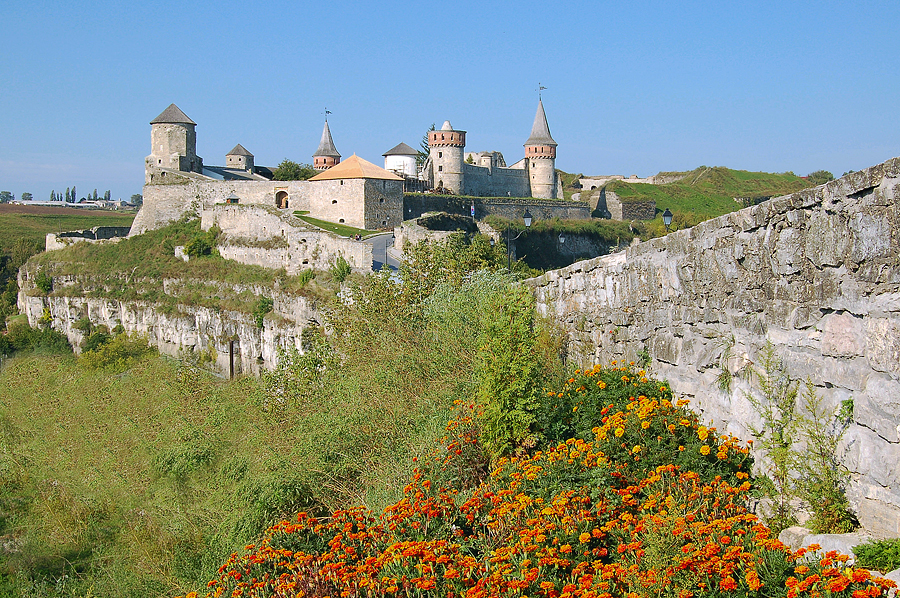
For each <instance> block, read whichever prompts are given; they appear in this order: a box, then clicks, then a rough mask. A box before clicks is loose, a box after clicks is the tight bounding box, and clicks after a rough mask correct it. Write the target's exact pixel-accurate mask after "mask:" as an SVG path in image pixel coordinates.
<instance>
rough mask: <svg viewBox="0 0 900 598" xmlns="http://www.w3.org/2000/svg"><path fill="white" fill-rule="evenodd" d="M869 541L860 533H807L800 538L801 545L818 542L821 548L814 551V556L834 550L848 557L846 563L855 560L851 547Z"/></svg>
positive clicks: (820, 555)
mask: <svg viewBox="0 0 900 598" xmlns="http://www.w3.org/2000/svg"><path fill="white" fill-rule="evenodd" d="M868 541H869V536H866V535H862V534H809V535H808V536H805V537H804V538H803V540H801V542H800V543H801V545H802V546H809V545H810V544H818V545H819V546H821V547H822V548H821V549H820V550H817V551H816V552H815V555H816V558H817V559H818V558H821V557H823V556H825V554H826V553H827V552H830V551H832V550H836V551H837V552H838V554H846V555H847V556H849V557H850V560H849V561H847V563H848V564H852V563H854V562H856V555H854V554H853V547H854V546H859V545H860V544H865V543H866V542H868Z"/></svg>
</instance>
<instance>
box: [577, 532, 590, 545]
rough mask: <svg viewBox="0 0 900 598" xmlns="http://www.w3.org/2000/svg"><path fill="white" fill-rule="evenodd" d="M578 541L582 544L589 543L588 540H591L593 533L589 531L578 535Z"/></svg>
mask: <svg viewBox="0 0 900 598" xmlns="http://www.w3.org/2000/svg"><path fill="white" fill-rule="evenodd" d="M578 541H579V542H581V543H582V544H587V543H588V542H590V541H591V535H590V534H589V533H587V532H584V533H583V534H581V535H580V536H578Z"/></svg>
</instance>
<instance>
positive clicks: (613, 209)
mask: <svg viewBox="0 0 900 598" xmlns="http://www.w3.org/2000/svg"><path fill="white" fill-rule="evenodd" d="M601 206H603V208H601ZM597 209H605V210H606V212H607V213H608V214H609V215H610V216H609V217H610V218H611V219H613V220H653V219H654V218H656V202H655V201H653V200H652V199H650V200H646V201H622V198H620V197H619V196H618V195H617V194H616V193H615V192H613V191H609V190H607V189H603V191H601V192H600V196H599V198H598V201H597Z"/></svg>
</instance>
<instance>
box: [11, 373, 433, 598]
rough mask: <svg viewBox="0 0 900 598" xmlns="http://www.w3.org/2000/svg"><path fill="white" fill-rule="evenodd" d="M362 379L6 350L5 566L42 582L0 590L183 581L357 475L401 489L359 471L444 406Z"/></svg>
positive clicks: (394, 451)
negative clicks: (120, 368)
mask: <svg viewBox="0 0 900 598" xmlns="http://www.w3.org/2000/svg"><path fill="white" fill-rule="evenodd" d="M376 371H377V368H376ZM354 380H356V381H357V382H362V381H361V380H359V379H357V378H354ZM358 394H359V396H355V395H354V397H353V398H354V400H353V401H347V400H346V399H347V395H346V394H339V393H338V394H334V395H331V394H329V395H326V396H322V397H319V398H318V399H317V400H316V401H315V404H314V405H313V404H310V405H299V404H292V405H275V404H273V403H271V402H269V401H267V399H266V395H265V392H264V390H263V388H262V385H261V383H260V381H258V380H256V379H252V378H247V379H242V380H238V381H234V382H223V381H221V380H218V379H216V378H213V377H211V376H208V375H205V374H202V373H199V372H197V371H195V370H191V369H189V368H179V367H178V366H176V365H175V364H174V363H172V362H170V361H167V360H164V359H161V358H152V359H147V360H144V361H142V362H140V364H139V365H138V366H136V367H134V368H132V369H131V370H129V371H128V372H126V373H125V374H123V375H111V374H106V373H103V372H98V371H91V370H88V369H85V368H84V367H82V366H81V364H80V363H79V362H78V361H77V360H76V359H75V358H74V357H73V356H71V355H58V356H43V357H18V358H15V359H12V360H9V361H4V364H3V370H2V372H0V428H2V437H3V451H2V453H0V505H2V511H0V533H2V534H14V536H15V538H16V542H17V544H16V545H17V547H18V548H17V550H16V551H11V552H4V554H3V555H0V567H2V570H3V571H4V572H8V571H15V572H17V573H18V574H19V575H20V576H23V575H24V576H27V577H30V578H31V579H32V581H35V580H36V581H37V582H40V581H41V580H46V584H45V586H41V584H40V583H38V586H39V587H38V588H37V591H34V590H32V591H29V592H25V593H24V594H20V593H13V592H11V591H10V590H9V589H8V588H4V587H3V583H0V595H7V594H3V590H7V592H8V593H9V595H30V596H70V595H77V596H84V595H93V596H162V595H169V596H172V595H175V594H184V593H185V592H186V591H188V590H190V589H199V588H200V587H202V584H203V583H204V582H205V581H206V580H207V579H208V578H211V577H212V576H213V574H214V572H215V568H216V567H217V566H218V565H219V564H220V561H224V559H226V558H227V557H228V555H229V554H230V553H231V552H232V551H237V550H240V549H241V548H242V547H243V545H244V544H246V543H248V542H252V541H253V540H254V539H255V538H256V536H257V535H258V534H259V533H260V532H261V531H262V530H263V529H264V528H265V527H266V526H267V525H270V524H271V523H273V522H274V521H277V520H278V519H280V518H282V517H288V516H290V515H291V514H292V513H294V512H296V511H297V510H302V509H311V510H313V511H315V509H316V508H317V507H316V505H325V504H327V505H330V506H334V505H337V504H339V503H340V501H341V500H348V501H351V502H355V501H356V500H357V499H358V498H359V497H360V496H362V495H364V494H365V488H370V489H372V492H373V493H374V494H375V495H379V494H381V495H384V497H385V498H384V500H392V499H395V498H396V496H397V491H396V490H397V489H396V488H393V485H392V484H387V483H385V484H382V485H379V482H378V481H377V480H374V479H368V480H367V481H366V482H365V484H363V485H361V484H360V481H359V480H360V475H361V474H362V473H365V474H366V475H370V476H371V475H374V473H375V471H376V470H378V469H379V468H382V467H383V468H384V470H385V471H388V472H393V471H396V472H398V475H401V476H402V475H407V474H408V473H409V472H408V471H407V470H408V467H407V466H406V465H395V463H401V462H403V461H405V460H408V459H409V458H410V456H411V455H410V451H411V450H413V447H415V450H417V451H418V450H421V449H422V447H421V446H419V445H420V444H422V443H423V442H424V441H420V440H418V438H419V435H432V434H437V433H438V431H439V430H440V424H439V423H438V422H439V421H440V420H442V419H444V417H445V411H443V410H435V407H434V405H433V404H421V405H413V404H404V403H402V402H400V401H395V403H394V404H393V405H385V404H384V403H380V404H374V403H371V402H369V401H365V400H363V398H362V397H363V393H362V389H360V393H358ZM25 397H27V400H23V399H24V398H25ZM354 471H356V472H357V473H356V474H354V473H353V472H354ZM401 487H402V485H401ZM360 493H362V494H360ZM349 497H353V498H352V499H351V498H349ZM373 506H375V504H373ZM63 575H68V576H69V578H68V581H63V582H57V580H59V579H60V578H62V576H63ZM60 585H62V586H63V587H60ZM91 586H93V593H92V594H91V593H90V592H89V591H88V588H90V587H91ZM18 589H19V590H21V589H22V588H21V587H19V588H18Z"/></svg>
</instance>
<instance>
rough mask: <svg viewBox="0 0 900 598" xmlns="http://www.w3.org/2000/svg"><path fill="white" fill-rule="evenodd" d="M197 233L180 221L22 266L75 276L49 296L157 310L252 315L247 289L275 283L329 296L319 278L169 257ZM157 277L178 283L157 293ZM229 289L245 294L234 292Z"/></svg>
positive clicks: (252, 298)
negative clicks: (86, 298) (141, 304)
mask: <svg viewBox="0 0 900 598" xmlns="http://www.w3.org/2000/svg"><path fill="white" fill-rule="evenodd" d="M202 234H205V233H203V232H202V231H201V230H200V223H199V221H198V220H193V221H181V222H177V223H175V224H171V225H169V226H166V227H164V228H160V229H157V230H153V231H149V232H147V233H145V234H142V235H137V236H134V237H129V238H127V239H123V240H122V241H120V242H118V243H116V244H101V245H97V244H89V243H76V244H73V245H71V246H69V247H66V248H65V249H59V250H56V251H50V252H45V253H42V254H39V255H36V256H34V257H32V258H31V260H29V262H28V265H27V267H28V268H30V269H37V268H41V269H43V270H44V271H45V272H47V273H48V274H49V275H50V276H51V277H58V276H62V275H69V276H78V277H79V279H80V280H81V281H82V282H81V283H80V284H78V285H75V286H71V287H62V286H57V287H55V288H54V291H53V292H54V293H55V294H57V295H67V294H68V295H72V294H74V295H81V294H88V295H92V296H99V297H106V298H109V299H118V300H123V301H148V302H152V303H157V304H160V306H161V308H162V309H175V308H176V306H177V305H178V304H183V305H199V306H204V307H210V308H218V309H232V310H236V311H242V312H245V313H252V312H253V310H254V309H255V307H256V302H257V299H258V298H257V296H256V295H255V294H254V293H253V292H252V291H251V290H249V289H247V287H248V286H250V285H254V286H259V287H262V288H270V289H274V288H275V284H276V282H277V283H278V287H279V288H280V289H281V290H283V291H285V292H289V293H296V294H300V295H305V296H316V297H327V296H331V295H333V292H332V290H330V287H328V286H327V281H325V279H324V278H322V277H320V278H317V279H316V280H314V281H312V282H309V281H304V280H301V279H300V277H298V276H288V275H287V274H286V273H285V272H284V271H283V270H272V269H268V268H262V267H259V266H251V265H247V264H241V263H238V262H235V261H232V260H225V259H223V258H221V257H220V256H218V255H210V256H203V257H195V258H191V259H190V261H188V262H185V261H183V260H182V259H180V258H178V257H175V247H176V246H178V245H187V244H188V243H189V242H190V241H191V240H193V239H195V238H197V237H198V236H200V235H202ZM163 279H178V281H179V282H178V283H177V284H176V283H173V284H171V285H169V287H168V292H167V293H163V289H162V287H161V285H160V281H161V280H163ZM220 283H225V284H224V285H223V284H220ZM235 287H238V288H243V289H246V290H242V291H236V290H234V288H235Z"/></svg>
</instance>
